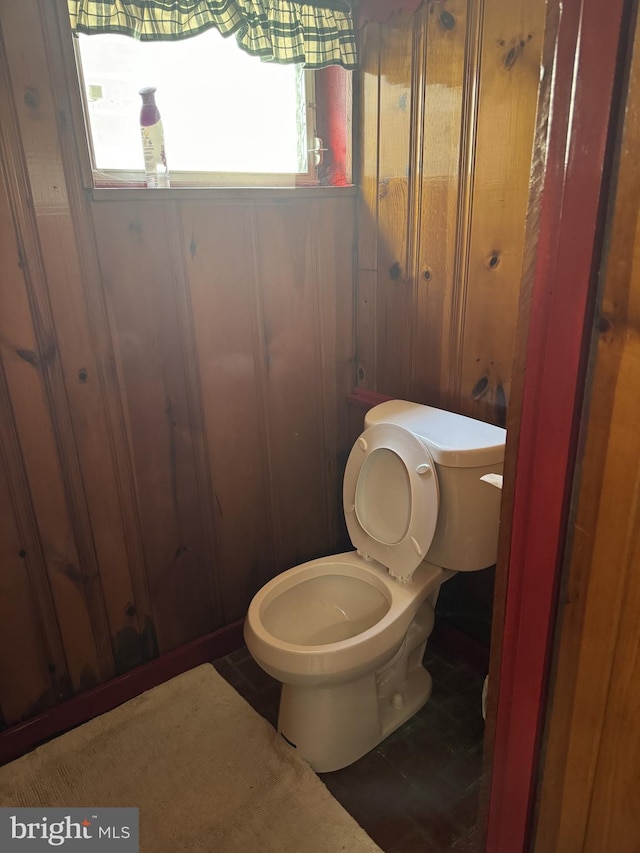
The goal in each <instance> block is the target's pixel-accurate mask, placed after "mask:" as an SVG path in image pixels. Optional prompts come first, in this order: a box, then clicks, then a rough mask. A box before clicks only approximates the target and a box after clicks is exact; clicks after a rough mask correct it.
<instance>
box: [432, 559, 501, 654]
mask: <svg viewBox="0 0 640 853" xmlns="http://www.w3.org/2000/svg"><path fill="white" fill-rule="evenodd" d="M494 583H495V566H492V567H491V568H489V569H484V570H483V571H481V572H459V573H458V574H457V575H455V576H454V577H452V578H451V580H450V581H448V582H447V583H445V584H443V585H442V587H441V589H440V595H439V596H438V603H437V605H436V619H437V620H444V621H446V622H448V623H449V624H451V625H453V626H454V627H455V628H457V629H458V630H460V631H462V632H463V633H464V634H466V635H467V636H469V637H471V638H472V639H474V640H477V641H478V642H479V643H481V644H482V645H483V646H486V647H487V649H488V648H489V644H490V640H491V615H492V610H493V588H494Z"/></svg>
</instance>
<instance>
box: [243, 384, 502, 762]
mask: <svg viewBox="0 0 640 853" xmlns="http://www.w3.org/2000/svg"><path fill="white" fill-rule="evenodd" d="M505 437H506V432H505V430H503V429H500V428H499V427H495V426H492V425H491V424H486V423H483V422H482V421H476V420H473V419H471V418H465V417H462V416H460V415H455V414H453V413H451V412H445V411H443V410H441V409H434V408H431V407H430V406H422V405H419V404H417V403H407V402H404V401H401V400H391V401H389V402H386V403H382V404H380V405H379V406H376V407H375V408H373V409H371V410H370V411H369V412H368V413H367V415H366V416H365V430H364V432H363V433H362V435H361V436H360V437H359V438H358V440H357V441H356V443H355V444H354V446H353V449H352V450H351V453H350V455H349V459H348V461H347V466H346V470H345V475H344V486H343V501H344V511H345V519H346V522H347V529H348V531H349V535H350V537H351V541H352V542H353V544H354V546H355V548H356V549H357V550H355V551H349V552H348V553H345V554H337V555H335V556H331V557H323V558H321V559H319V560H311V561H310V562H308V563H303V564H302V565H300V566H296V567H295V568H293V569H289V570H288V571H285V572H283V573H282V574H280V575H278V576H277V577H275V578H274V579H273V580H271V581H269V583H267V584H266V585H265V586H264V587H263V588H262V589H261V590H260V591H259V592H258V593H257V594H256V596H255V597H254V599H253V601H252V602H251V605H250V606H249V611H248V614H247V619H246V622H245V627H244V636H245V641H246V644H247V647H248V649H249V651H250V652H251V654H252V655H253V657H254V658H255V660H256V661H257V662H258V663H259V664H260V666H261V667H262V668H263V669H264V670H265V671H266V672H268V673H269V674H270V675H272V676H273V677H274V678H276V679H278V680H279V681H281V682H282V694H281V698H280V713H279V717H278V731H279V732H280V734H281V735H282V737H283V738H284V739H285V740H286V741H287V743H289V744H290V745H291V746H292V747H294V748H295V749H296V750H297V751H298V753H299V754H300V755H301V756H302V757H303V758H305V759H306V760H307V761H308V762H309V763H310V764H311V766H312V767H313V768H314V769H315V770H317V771H318V772H326V771H330V770H338V769H340V768H341V767H345V766H346V765H348V764H351V763H352V762H353V761H356V760H357V759H358V758H360V757H361V756H362V755H364V754H365V753H366V752H368V751H369V750H371V749H373V748H374V747H375V746H376V745H377V744H378V743H380V741H381V740H383V739H384V738H385V737H387V735H389V734H390V733H391V732H392V731H394V729H396V728H397V727H398V726H400V725H401V724H402V723H404V722H405V721H406V720H408V719H409V717H411V716H412V715H413V714H415V713H416V711H418V710H419V709H420V708H421V707H422V705H424V703H425V702H426V701H427V700H428V699H429V696H430V695H431V676H430V675H429V673H428V672H427V670H426V669H425V668H424V667H423V665H422V658H423V655H424V651H425V646H426V642H427V638H428V637H429V634H430V633H431V630H432V628H433V622H434V607H435V603H436V598H437V596H438V592H439V590H440V586H441V585H442V584H443V583H444V582H445V581H446V580H448V579H449V578H450V577H452V575H454V574H455V573H456V572H470V571H477V570H479V569H484V568H486V567H488V566H491V565H492V564H493V563H495V561H496V551H497V542H498V521H499V514H500V494H501V493H500V491H499V490H498V489H496V488H494V487H493V486H492V485H491V484H490V483H489V482H487V481H484V480H483V479H482V478H483V477H484V476H485V475H488V474H501V473H502V467H503V459H504V444H505ZM488 479H489V480H490V479H491V478H488Z"/></svg>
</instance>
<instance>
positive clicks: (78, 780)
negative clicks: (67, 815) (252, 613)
mask: <svg viewBox="0 0 640 853" xmlns="http://www.w3.org/2000/svg"><path fill="white" fill-rule="evenodd" d="M0 805H2V806H13V807H47V806H51V807H53V806H63V807H67V808H70V807H73V806H82V807H89V806H134V807H138V808H139V809H140V851H141V853H236V851H237V853H269V851H273V853H338V851H345V853H380V848H379V847H377V845H375V844H374V843H373V841H372V840H371V839H370V838H369V836H368V835H366V833H365V832H364V830H363V829H362V828H361V827H360V826H358V824H357V823H356V822H355V821H354V819H353V818H352V817H351V816H350V815H349V814H348V813H347V812H346V811H345V810H344V809H343V808H342V806H341V805H340V804H339V803H338V802H337V800H335V799H334V798H333V797H332V796H331V794H330V793H329V792H328V790H327V789H326V787H325V786H324V785H323V783H322V782H321V781H320V780H319V779H318V777H317V776H316V775H315V773H314V772H313V771H312V770H311V769H310V768H309V767H308V765H307V764H306V763H305V762H304V761H302V760H301V759H300V758H299V757H298V756H297V755H296V754H295V753H294V752H293V751H292V750H291V749H290V748H289V747H288V746H287V745H286V744H285V743H283V742H282V740H281V739H280V737H279V736H278V735H277V734H276V732H275V731H274V730H273V728H272V727H271V726H270V725H269V724H268V723H267V722H266V720H264V719H262V717H260V716H259V715H258V714H257V713H256V712H255V711H254V710H253V709H252V708H251V707H250V706H249V705H248V704H247V703H246V702H245V700H244V699H242V697H241V696H239V695H238V693H236V691H235V690H234V689H233V688H232V687H231V686H230V685H229V684H227V682H226V681H224V679H223V678H221V677H220V676H219V675H218V673H217V672H216V671H215V670H214V668H213V667H212V666H210V665H208V664H205V665H204V666H199V667H197V668H196V669H193V670H191V671H190V672H186V673H184V674H182V675H179V676H178V677H177V678H173V679H172V680H171V681H168V682H166V683H165V684H161V685H160V686H159V687H155V688H154V689H153V690H149V691H148V692H146V693H143V694H142V695H141V696H138V697H137V698H136V699H132V700H131V701H130V702H126V703H125V704H124V705H121V706H120V707H118V708H115V709H114V710H113V711H110V712H109V713H107V714H104V715H103V716H101V717H97V718H96V719H94V720H91V721H90V722H88V723H85V724H84V725H83V726H80V727H79V728H77V729H74V730H73V731H70V732H67V733H66V734H64V735H61V736H60V737H58V738H56V739H55V740H53V741H50V742H49V743H46V744H44V745H43V746H41V747H39V748H38V749H37V750H35V751H34V752H32V753H29V754H28V755H25V756H23V757H22V758H19V759H18V760H17V761H14V762H12V763H11V764H7V765H6V766H5V767H2V768H0Z"/></svg>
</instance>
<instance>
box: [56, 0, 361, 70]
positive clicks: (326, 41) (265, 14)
mask: <svg viewBox="0 0 640 853" xmlns="http://www.w3.org/2000/svg"><path fill="white" fill-rule="evenodd" d="M67 2H68V6H69V17H70V19H71V27H72V29H73V30H74V32H79V33H88V34H91V33H123V34H124V35H128V36H133V38H137V39H140V40H141V41H172V40H173V41H175V40H177V39H184V38H189V36H195V35H197V34H198V33H201V32H202V31H203V30H207V29H209V28H211V27H214V28H215V29H217V30H219V31H220V33H222V35H223V36H228V35H231V33H235V35H236V38H237V40H238V45H239V46H240V47H241V48H242V50H245V51H246V52H247V53H251V54H253V55H254V56H260V57H262V59H264V60H267V61H271V62H279V63H289V62H301V63H304V65H305V67H306V68H324V67H325V66H326V65H342V66H344V68H355V66H356V38H355V32H354V26H353V20H352V16H351V9H350V7H349V5H348V3H346V2H343V0H309V2H307V3H297V2H293V0H67Z"/></svg>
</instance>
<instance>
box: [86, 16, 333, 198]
mask: <svg viewBox="0 0 640 853" xmlns="http://www.w3.org/2000/svg"><path fill="white" fill-rule="evenodd" d="M75 42H76V56H77V61H78V67H79V72H80V77H81V80H82V88H83V90H84V96H85V114H86V119H87V130H88V136H89V140H90V148H91V153H92V160H93V169H94V180H95V184H96V185H98V186H99V185H103V186H104V185H114V184H118V183H128V184H129V185H130V184H131V183H140V182H143V181H144V160H143V154H142V143H141V138H140V125H139V117H140V107H141V104H142V100H141V97H140V95H139V94H138V93H139V90H140V89H141V88H143V87H145V86H154V87H156V95H155V98H156V104H157V106H158V109H159V111H160V114H161V117H162V124H163V129H164V139H165V150H166V156H167V164H168V168H169V172H170V176H171V184H172V186H174V185H180V184H194V185H209V186H211V185H223V186H247V185H249V186H259V185H266V186H282V185H284V186H286V185H293V184H314V183H316V182H317V180H316V169H315V167H316V163H317V161H318V160H320V158H321V155H318V154H317V153H316V149H320V148H321V147H322V144H321V143H320V142H319V140H317V139H316V136H317V134H316V130H315V110H314V101H315V96H314V72H312V71H307V72H305V71H304V70H303V68H302V66H300V65H276V64H274V63H268V62H261V61H260V59H259V58H258V57H254V56H250V55H249V54H247V53H245V52H244V51H242V50H240V48H238V46H237V44H236V43H235V39H234V38H223V37H222V36H221V35H220V34H219V33H218V32H217V31H216V30H215V29H211V30H207V31H206V32H204V33H201V34H200V35H198V36H195V37H193V38H189V39H185V40H184V41H173V42H139V41H136V40H135V39H133V38H130V37H128V36H121V35H113V34H108V35H91V36H87V35H82V34H81V35H79V36H77V37H76V39H75Z"/></svg>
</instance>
